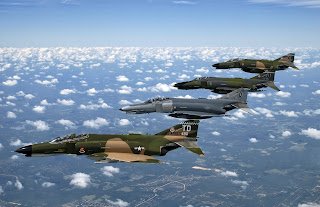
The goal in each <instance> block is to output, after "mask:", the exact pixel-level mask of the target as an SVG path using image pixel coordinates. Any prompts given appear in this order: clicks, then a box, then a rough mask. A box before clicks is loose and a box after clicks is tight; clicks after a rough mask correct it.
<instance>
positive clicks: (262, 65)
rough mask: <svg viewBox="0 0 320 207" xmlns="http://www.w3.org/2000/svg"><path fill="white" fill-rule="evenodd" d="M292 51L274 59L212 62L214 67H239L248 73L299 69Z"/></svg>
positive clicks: (236, 59)
mask: <svg viewBox="0 0 320 207" xmlns="http://www.w3.org/2000/svg"><path fill="white" fill-rule="evenodd" d="M294 55H295V54H294V53H289V54H287V55H284V56H282V57H280V58H278V59H275V60H263V59H262V60H254V59H241V58H235V59H231V60H228V61H227V62H221V63H216V64H213V65H212V67H215V68H216V69H231V68H240V69H241V70H243V71H245V72H249V73H263V72H265V71H269V72H276V71H279V70H285V69H287V68H289V67H292V68H294V69H296V70H299V69H298V68H297V67H296V66H295V65H294V64H293V61H294Z"/></svg>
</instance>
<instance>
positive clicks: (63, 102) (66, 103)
mask: <svg viewBox="0 0 320 207" xmlns="http://www.w3.org/2000/svg"><path fill="white" fill-rule="evenodd" d="M57 102H58V103H60V104H62V105H66V106H72V105H73V104H74V101H73V100H72V99H69V100H66V99H62V100H60V99H58V100H57Z"/></svg>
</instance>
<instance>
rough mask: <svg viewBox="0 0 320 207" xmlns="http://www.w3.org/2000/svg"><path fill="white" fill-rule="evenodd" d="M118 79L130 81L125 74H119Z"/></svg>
mask: <svg viewBox="0 0 320 207" xmlns="http://www.w3.org/2000/svg"><path fill="white" fill-rule="evenodd" d="M116 79H117V81H120V82H126V81H129V78H127V77H126V76H124V75H119V76H117V77H116Z"/></svg>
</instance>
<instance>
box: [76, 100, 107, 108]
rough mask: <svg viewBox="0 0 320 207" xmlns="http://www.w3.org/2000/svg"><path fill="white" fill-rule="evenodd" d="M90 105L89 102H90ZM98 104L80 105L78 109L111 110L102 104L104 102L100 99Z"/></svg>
mask: <svg viewBox="0 0 320 207" xmlns="http://www.w3.org/2000/svg"><path fill="white" fill-rule="evenodd" d="M90 103H91V102H90ZM98 103H99V104H89V105H84V104H81V105H80V109H85V110H97V109H99V108H102V109H110V108H112V107H111V106H109V105H108V104H106V103H104V100H103V99H102V98H99V100H98Z"/></svg>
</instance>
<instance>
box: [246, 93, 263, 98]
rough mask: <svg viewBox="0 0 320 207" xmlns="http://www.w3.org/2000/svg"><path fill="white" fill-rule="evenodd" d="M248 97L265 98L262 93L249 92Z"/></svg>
mask: <svg viewBox="0 0 320 207" xmlns="http://www.w3.org/2000/svg"><path fill="white" fill-rule="evenodd" d="M249 97H254V98H265V97H266V95H264V94H263V93H249Z"/></svg>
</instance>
